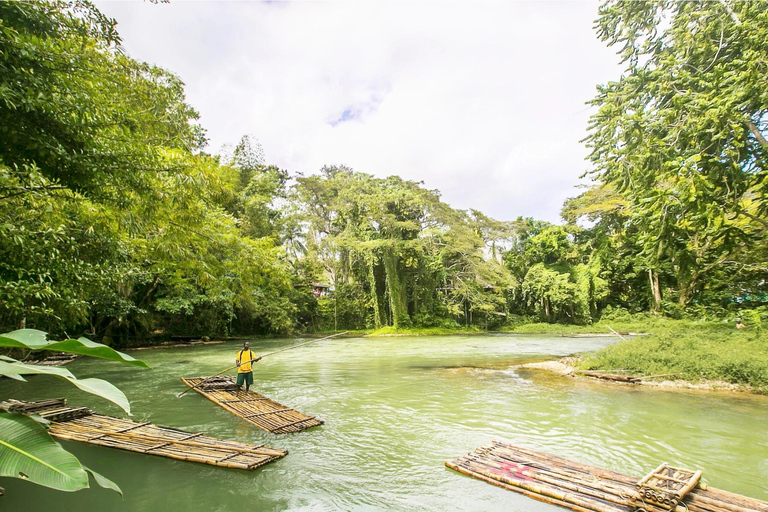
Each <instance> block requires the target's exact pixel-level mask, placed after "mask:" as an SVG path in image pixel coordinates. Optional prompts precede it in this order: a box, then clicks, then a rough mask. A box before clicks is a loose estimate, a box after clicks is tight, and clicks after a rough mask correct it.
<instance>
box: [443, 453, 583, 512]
mask: <svg viewBox="0 0 768 512" xmlns="http://www.w3.org/2000/svg"><path fill="white" fill-rule="evenodd" d="M445 465H446V466H447V467H449V468H451V469H453V470H455V471H458V472H459V473H462V474H465V475H468V476H471V477H472V478H476V479H478V480H482V481H484V482H487V483H489V484H492V485H495V486H497V487H501V488H502V489H507V490H508V491H514V492H516V493H519V494H522V495H523V496H527V497H528V498H533V499H535V500H538V501H543V502H544V503H550V504H552V505H557V506H559V507H564V508H569V509H571V510H573V511H575V512H594V511H593V510H592V509H590V508H584V507H579V506H578V505H574V504H572V503H567V502H564V501H561V500H558V499H555V498H549V497H547V496H543V495H541V494H536V493H532V492H530V491H526V490H525V489H521V488H519V487H515V486H513V485H509V484H505V483H504V482H499V481H498V480H494V479H492V478H488V477H487V476H484V475H480V474H478V473H473V472H472V471H469V470H467V469H465V468H463V467H461V466H458V465H456V464H454V463H452V462H450V461H449V462H446V463H445Z"/></svg>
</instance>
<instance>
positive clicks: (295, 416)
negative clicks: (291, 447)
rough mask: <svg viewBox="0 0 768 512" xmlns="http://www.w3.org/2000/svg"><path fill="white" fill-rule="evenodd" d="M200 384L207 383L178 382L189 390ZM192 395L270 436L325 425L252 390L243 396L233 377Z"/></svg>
mask: <svg viewBox="0 0 768 512" xmlns="http://www.w3.org/2000/svg"><path fill="white" fill-rule="evenodd" d="M203 380H206V379H205V378H204V377H188V378H185V377H182V378H181V381H182V382H183V383H184V384H186V385H187V386H189V387H194V386H197V385H198V384H200V382H201V381H203ZM195 391H197V392H198V393H200V394H201V395H203V396H204V397H205V398H207V399H208V400H210V401H212V402H213V403H215V404H217V405H219V406H221V407H222V408H224V409H226V410H227V411H229V412H231V413H232V414H234V415H235V416H238V417H240V418H242V419H244V420H245V421H247V422H249V423H251V424H253V425H255V426H257V427H259V428H260V429H262V430H266V431H267V432H271V433H272V434H288V433H291V432H301V431H302V430H306V429H308V428H311V427H316V426H318V425H322V424H323V423H324V422H323V421H322V420H319V419H317V418H315V417H314V416H307V415H306V414H303V413H300V412H299V411H295V410H293V409H291V408H290V407H286V406H285V405H282V404H280V403H278V402H275V401H274V400H271V399H270V398H267V397H266V396H264V395H260V394H259V393H256V392H255V391H253V390H249V392H248V393H246V392H245V390H244V389H239V388H238V387H237V386H236V385H235V381H234V379H233V378H232V377H228V376H218V377H215V378H209V379H208V380H207V382H206V383H205V384H203V385H202V386H198V387H196V388H195Z"/></svg>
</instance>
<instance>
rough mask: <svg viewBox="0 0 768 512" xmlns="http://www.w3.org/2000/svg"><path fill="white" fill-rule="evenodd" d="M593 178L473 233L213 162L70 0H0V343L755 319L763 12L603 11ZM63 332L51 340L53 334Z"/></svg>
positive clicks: (682, 5)
mask: <svg viewBox="0 0 768 512" xmlns="http://www.w3.org/2000/svg"><path fill="white" fill-rule="evenodd" d="M596 26H597V29H598V33H599V36H600V37H601V38H602V39H603V40H604V41H606V42H607V43H608V44H610V45H615V46H617V47H618V48H619V49H620V55H621V58H622V59H623V61H624V63H625V64H626V66H627V68H626V71H625V73H624V74H623V76H622V77H621V78H620V79H619V80H618V81H616V82H611V83H608V84H606V85H602V86H600V87H599V88H598V95H597V97H596V98H595V99H594V100H593V101H592V103H593V105H594V106H595V107H597V112H596V114H595V115H594V116H593V117H592V120H591V123H590V127H589V132H588V134H587V138H586V143H587V145H588V146H589V148H590V149H591V151H592V153H591V157H590V158H591V160H592V162H593V164H594V171H593V172H592V173H591V175H592V177H593V178H594V179H595V182H594V186H593V187H591V188H589V189H587V190H585V191H584V192H583V193H582V194H581V195H579V196H577V197H575V198H572V199H570V200H568V201H567V202H566V203H565V205H564V206H563V210H562V216H563V219H564V221H565V222H564V224H563V225H553V224H548V223H545V222H541V221H537V220H535V219H530V218H518V219H516V220H513V221H504V222H503V221H497V220H495V219H491V218H489V217H487V216H485V215H484V214H482V213H481V212H479V211H475V210H470V211H462V210H457V209H454V208H451V207H450V206H449V205H447V204H445V203H444V202H442V201H441V199H440V195H439V192H437V191H435V190H428V189H426V188H425V187H424V186H423V185H422V184H420V183H416V182H412V181H407V180H403V179H401V178H399V177H397V176H390V177H387V178H381V177H375V176H372V175H369V174H365V173H362V172H357V171H355V170H352V169H349V168H347V167H344V166H326V167H324V168H323V169H321V170H320V171H319V173H318V174H316V175H311V176H302V175H291V174H290V173H289V172H288V171H286V170H283V169H279V168H277V167H275V166H270V165H268V164H267V161H266V159H265V157H264V152H263V150H262V148H261V146H260V145H259V143H258V141H257V140H256V139H255V138H254V137H253V136H244V137H243V138H242V139H241V140H240V141H238V142H236V143H234V144H233V145H232V146H230V147H226V148H224V149H223V150H222V151H221V152H220V153H221V154H219V155H211V154H208V153H206V152H204V151H203V149H204V148H205V144H206V140H205V132H204V130H203V128H202V127H201V126H200V125H199V124H197V117H198V116H197V113H196V112H195V111H194V109H193V108H192V107H191V106H190V105H188V104H187V103H186V100H185V97H184V85H183V83H182V82H181V80H180V78H179V77H177V76H176V75H174V74H173V73H171V72H169V71H167V70H164V69H161V68H158V67H156V66H151V65H148V64H145V63H142V62H138V61H136V60H134V59H132V58H131V57H130V56H128V55H126V53H125V51H124V50H123V49H122V47H121V46H120V43H121V41H120V38H119V35H118V34H117V32H116V30H115V22H114V20H111V19H108V18H106V17H105V16H103V15H102V14H101V13H100V12H99V11H98V10H97V9H96V8H95V7H94V6H93V5H91V4H90V3H88V2H82V1H78V2H68V1H58V2H47V3H21V2H0V56H1V58H0V241H1V242H2V243H0V329H5V330H13V329H17V328H19V327H23V326H30V327H36V328H39V329H43V330H46V331H50V332H52V333H54V334H75V335H78V336H79V335H81V334H87V335H88V336H89V337H92V338H96V339H99V340H103V341H105V342H106V343H108V344H112V345H116V346H126V345H130V344H134V343H146V342H147V340H148V339H152V338H153V337H167V336H170V335H172V334H185V335H199V336H202V335H207V336H212V335H227V334H233V333H242V334H259V333H289V332H295V331H306V330H310V331H311V330H314V331H321V330H332V329H368V330H370V329H380V328H388V327H390V328H393V329H404V328H436V329H452V328H459V327H460V328H464V329H466V328H482V329H493V328H497V327H500V326H502V325H503V324H508V323H521V322H528V321H541V322H560V323H569V324H579V325H587V324H590V323H592V322H595V321H597V320H598V319H599V318H600V317H601V316H602V315H603V314H604V313H605V312H606V311H608V312H610V314H617V312H618V313H621V312H628V313H638V312H653V313H657V314H665V315H669V316H675V317H680V316H684V315H694V316H707V317H718V316H720V317H725V316H729V315H730V317H733V316H734V315H735V314H738V315H742V316H746V314H745V313H740V312H739V311H741V310H754V311H758V313H756V314H757V315H758V317H759V316H760V313H759V311H761V310H760V309H759V308H761V307H764V306H765V305H766V303H768V265H766V261H768V244H766V243H765V240H766V230H767V229H768V201H766V197H767V194H766V179H765V177H766V168H765V163H766V161H765V160H766V146H767V145H766V141H765V135H764V134H765V133H766V127H767V123H768V118H767V117H766V108H768V96H767V95H766V91H768V88H766V85H768V84H766V78H765V77H766V76H768V73H766V71H768V70H766V68H765V66H766V64H765V63H766V60H767V59H766V53H767V50H766V47H765V44H764V41H765V40H766V36H767V35H768V14H766V10H765V9H763V8H762V7H761V6H760V4H759V3H750V2H729V1H725V0H723V1H721V2H704V3H700V2H668V1H659V2H642V3H638V2H618V1H608V2H606V3H604V4H603V6H602V7H601V9H600V18H599V19H598V20H597V25H596ZM67 337H69V336H67Z"/></svg>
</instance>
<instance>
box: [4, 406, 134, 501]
mask: <svg viewBox="0 0 768 512" xmlns="http://www.w3.org/2000/svg"><path fill="white" fill-rule="evenodd" d="M87 472H90V473H91V474H92V475H93V478H94V480H95V481H96V483H97V484H99V485H100V486H102V487H104V488H106V489H112V490H114V491H116V492H119V493H120V495H122V494H123V493H122V491H121V490H120V488H119V487H118V486H117V485H116V484H115V483H114V482H112V481H111V480H109V479H108V478H105V477H104V476H102V475H99V474H98V473H96V472H95V471H92V470H90V469H88V468H86V467H85V466H83V465H82V464H80V461H78V460H77V458H76V457H75V456H74V455H72V454H71V453H69V452H68V451H66V450H65V449H64V448H62V447H61V445H60V444H59V443H57V442H56V441H54V440H53V438H51V436H49V435H48V432H46V430H45V427H43V426H42V425H41V424H40V423H38V422H36V421H35V420H33V419H32V418H29V417H27V416H25V415H23V414H16V413H0V476H7V477H13V478H21V479H24V480H29V481H30V482H34V483H36V484H39V485H44V486H45V487H50V488H52V489H57V490H60V491H79V490H80V489H87V488H88V487H89V482H88V473H87Z"/></svg>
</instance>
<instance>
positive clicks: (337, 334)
mask: <svg viewBox="0 0 768 512" xmlns="http://www.w3.org/2000/svg"><path fill="white" fill-rule="evenodd" d="M347 333H349V331H344V332H339V333H336V334H332V335H330V336H326V337H325V338H319V339H316V340H310V341H307V342H305V343H299V344H298V345H293V346H290V347H286V348H282V349H280V350H275V351H274V352H270V353H268V354H264V355H263V356H259V357H257V358H256V359H251V360H250V361H248V362H249V363H254V362H256V361H260V360H261V359H264V358H265V357H267V356H271V355H274V354H278V353H280V352H284V351H286V350H292V349H294V348H299V347H303V346H304V345H309V344H310V343H315V342H316V341H323V340H327V339H330V338H334V337H336V336H341V335H342V334H347ZM241 364H243V363H241ZM238 366H240V364H236V365H234V366H230V367H229V368H225V369H223V370H221V371H220V372H219V373H216V374H214V375H211V376H210V377H207V378H205V379H203V380H201V381H200V382H198V383H197V384H195V385H194V386H193V387H191V388H188V389H185V390H184V391H182V392H181V393H179V394H178V395H176V398H181V397H182V396H184V394H185V393H187V391H191V390H193V389H195V388H196V387H198V386H200V385H202V384H203V383H204V382H205V381H206V380H208V379H210V378H212V377H217V376H219V375H221V374H222V373H224V372H228V371H229V370H234V369H235V368H237V367H238Z"/></svg>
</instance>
